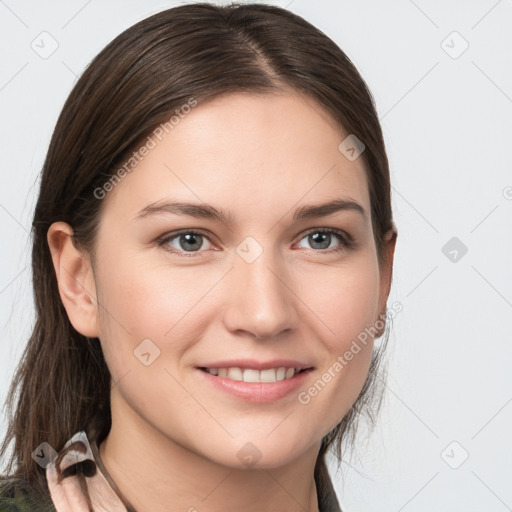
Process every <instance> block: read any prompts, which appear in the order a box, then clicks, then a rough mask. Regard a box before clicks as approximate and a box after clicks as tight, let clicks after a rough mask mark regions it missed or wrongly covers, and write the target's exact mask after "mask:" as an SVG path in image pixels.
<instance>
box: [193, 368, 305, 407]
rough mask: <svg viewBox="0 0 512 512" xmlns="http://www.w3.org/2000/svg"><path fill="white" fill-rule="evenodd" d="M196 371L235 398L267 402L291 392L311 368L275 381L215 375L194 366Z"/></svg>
mask: <svg viewBox="0 0 512 512" xmlns="http://www.w3.org/2000/svg"><path fill="white" fill-rule="evenodd" d="M196 371H197V372H199V373H200V374H201V375H202V377H203V378H204V379H206V381H207V382H209V383H211V384H212V385H213V386H215V387H217V388H218V389H220V390H222V391H224V392H226V393H229V394H230V395H232V396H234V397H236V398H239V399H242V400H246V401H248V402H256V403H269V402H275V401H276V400H279V399H281V398H284V397H285V396H287V395H289V394H290V393H293V391H295V390H296V389H297V388H298V387H300V386H301V384H303V382H304V380H305V379H306V377H307V376H308V375H309V372H311V368H309V369H307V370H304V371H302V372H300V373H298V374H297V375H294V376H293V377H292V378H291V379H285V380H278V381H276V382H245V381H239V380H232V379H228V378H226V377H216V376H215V375H211V374H210V373H208V372H205V371H203V370H200V369H199V368H196Z"/></svg>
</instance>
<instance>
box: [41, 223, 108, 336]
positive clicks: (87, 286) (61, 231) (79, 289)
mask: <svg viewBox="0 0 512 512" xmlns="http://www.w3.org/2000/svg"><path fill="white" fill-rule="evenodd" d="M47 239H48V245H49V247H50V252H51V255H52V261H53V267H54V269H55V275H56V277H57V283H58V288H59V294H60V298H61V300H62V303H63V304H64V308H65V309H66V312H67V314H68V318H69V321H70V322H71V325H72V326H73V327H74V328H75V329H76V330H77V331H78V332H79V333H80V334H83V335H84V336H87V337H89V338H97V337H98V336H99V331H98V307H97V306H98V302H97V300H96V284H95V281H94V274H93V272H92V266H91V262H90V258H89V256H88V254H87V253H86V252H84V251H82V250H80V249H78V248H77V247H75V244H74V241H73V229H72V228H71V226H69V224H66V223H65V222H54V223H53V224H52V225H51V226H50V228H49V230H48V233H47Z"/></svg>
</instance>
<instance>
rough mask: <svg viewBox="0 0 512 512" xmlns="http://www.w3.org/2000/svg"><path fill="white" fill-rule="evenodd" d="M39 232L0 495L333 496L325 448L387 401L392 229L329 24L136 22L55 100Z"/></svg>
mask: <svg viewBox="0 0 512 512" xmlns="http://www.w3.org/2000/svg"><path fill="white" fill-rule="evenodd" d="M33 236H34V241H33V253H32V264H33V281H34V293H35V303H36V314H37V319H36V324H35V327H34V331H33V334H32V336H31V338H30V340H29V343H28V346H27V349H26V351H25V353H24V356H23V359H22V361H21V364H20V366H19V368H18V370H17V372H16V374H15V377H14V380H13V382H12V385H11V389H10V393H9V396H8V404H9V405H10V407H11V409H10V411H11V416H12V420H11V422H10V424H9V427H8V431H7V435H6V438H5V440H4V444H3V446H2V450H1V452H0V453H2V454H3V453H5V452H6V449H7V447H8V444H9V443H10V441H14V449H13V454H12V459H11V461H10V465H9V468H8V472H9V475H8V476H6V477H4V479H3V482H2V489H3V490H2V496H3V497H2V500H3V501H2V503H3V505H2V507H3V508H2V507H0V510H38V511H40V510H57V511H58V512H61V511H70V510H72V511H82V510H83V511H88V510H94V511H96V510H98V511H99V510H102V511H103V510H105V511H107V510H108V511H111V510H112V511H113V510H115V511H117V510H119V511H135V510H138V511H143V510H152V511H160V510H166V511H169V510H189V511H194V510H198V511H208V510H209V511H214V510H235V509H241V508H243V509H245V510H286V511H295V510H297V511H298V510H308V511H322V512H325V511H335V510H340V508H339V504H338V500H337V498H336V495H335V493H334V490H333V486H332V483H331V481H330V478H329V475H328V473H327V469H326V464H325V455H326V454H327V452H328V451H329V449H331V448H335V449H336V453H337V455H338V457H339V458H341V446H342V442H343V443H350V442H351V441H352V440H353V436H354V433H355V426H356V422H357V419H358V417H359V415H360V414H361V413H363V412H369V413H370V414H371V413H372V407H374V405H375V404H373V402H372V400H371V398H372V395H374V393H375V375H376V371H377V369H378V364H379V360H380V359H379V354H380V351H379V350H376V349H375V350H374V340H375V339H376V338H378V337H381V336H383V335H385V334H387V329H386V326H387V325H388V322H387V320H388V317H389V314H386V312H387V310H386V301H387V298H388V294H389V289H390V285H391V276H392V263H393V254H394V247H395V241H396V229H395V227H394V224H393V220H392V212H391V201H390V183H389V169H388V163H387V158H386V152H385V148H384V142H383V139H382V133H381V128H380V125H379V122H378V118H377V115H376V112H375V108H374V105H373V100H372V97H371V94H370V93H369V91H368V89H367V87H366V85H365V83H364V81H363V80H362V78H361V77H360V75H359V74H358V72H357V70H356V69H355V68H354V66H353V65H352V63H351V62H350V61H349V59H348V58H347V57H346V56H345V54H344V53H343V52H342V51H341V50H340V49H339V48H338V47H337V46H336V45H335V44H334V43H333V42H332V41H331V40H330V39H329V38H328V37H326V36H325V35H324V34H322V33H321V32H320V31H318V30H317V29H316V28H314V27H313V26H312V25H310V24H309V23H308V22H306V21H305V20H303V19H302V18H300V17H298V16H296V15H294V14H292V13H291V12H288V11H286V10H284V9H281V8H278V7H272V6H266V5H261V4H260V5H230V6H224V7H219V6H213V5H209V4H190V5H185V6H180V7H176V8H173V9H169V10H166V11H163V12H160V13H158V14H156V15H153V16H151V17H149V18H147V19H146V20H143V21H141V22H140V23H137V24H136V25H134V26H133V27H131V28H129V29H128V30H126V31H125V32H123V33H122V34H121V35H120V36H118V37H117V38H116V39H115V40H114V41H112V42H111V43H110V44H109V45H108V46H107V47H106V48H105V49H104V50H103V51H102V52H101V53H100V54H99V55H98V56H97V57H96V58H95V59H94V60H93V61H92V63H91V64H90V65H89V66H88V68H87V69H86V71H85V72H84V74H83V75H82V77H81V78H80V80H79V81H78V82H77V84H76V85H75V87H74V89H73V91H72V92H71V94H70V96H69V98H68V100H67V102H66V104H65V105H64V108H63V110H62V113H61V116H60V118H59V120H58V122H57V125H56V128H55V131H54V134H53V137H52V140H51V143H50V147H49V150H48V154H47V158H46V161H45V164H44V168H43V173H42V179H41V188H40V194H39V198H38V202H37V205H36V209H35V214H34V220H33ZM194 246H195V247H194ZM382 348H384V344H381V349H382ZM17 393H19V396H18V397H17ZM373 412H374V411H373ZM15 464H16V469H15V470H14V471H13V467H14V465H15ZM9 507H11V508H9Z"/></svg>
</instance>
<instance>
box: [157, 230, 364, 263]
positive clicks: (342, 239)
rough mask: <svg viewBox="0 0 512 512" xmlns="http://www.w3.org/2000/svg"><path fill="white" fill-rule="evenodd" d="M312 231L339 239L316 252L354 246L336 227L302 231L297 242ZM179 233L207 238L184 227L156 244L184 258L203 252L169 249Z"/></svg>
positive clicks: (350, 239)
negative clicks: (334, 246)
mask: <svg viewBox="0 0 512 512" xmlns="http://www.w3.org/2000/svg"><path fill="white" fill-rule="evenodd" d="M314 233H321V234H328V235H335V236H336V237H338V240H339V241H340V245H339V246H338V247H336V248H331V249H310V250H311V251H314V252H318V253H324V254H325V253H327V254H332V253H335V252H340V251H343V250H350V249H353V248H354V247H355V241H354V239H353V238H352V237H351V236H350V235H349V234H348V233H345V232H344V231H341V230H338V229H333V228H325V229H311V230H309V231H307V232H306V233H304V235H303V236H302V238H300V240H299V242H300V241H301V240H303V239H304V238H305V237H307V236H308V235H311V234H314ZM181 235H200V236H202V237H204V238H207V239H208V240H209V238H208V236H207V235H206V234H204V233H202V232H201V231H196V230H194V229H186V230H185V229H184V230H181V231H176V232H175V233H171V234H170V235H164V237H163V238H160V239H158V240H157V244H158V246H159V247H162V248H163V249H164V250H166V251H168V252H170V253H172V254H177V255H179V256H183V257H185V258H190V257H196V256H195V255H196V254H197V253H201V252H204V251H188V252H187V251H178V250H175V249H171V248H170V247H169V246H168V245H167V244H168V243H169V242H170V241H171V240H174V239H175V238H178V237H179V236H181ZM210 243H211V241H210Z"/></svg>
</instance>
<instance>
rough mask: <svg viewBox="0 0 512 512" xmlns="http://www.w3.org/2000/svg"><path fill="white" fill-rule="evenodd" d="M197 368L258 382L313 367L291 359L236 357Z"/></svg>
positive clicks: (274, 380) (287, 377) (284, 378)
mask: <svg viewBox="0 0 512 512" xmlns="http://www.w3.org/2000/svg"><path fill="white" fill-rule="evenodd" d="M197 368H198V369H199V370H201V371H203V372H205V373H207V374H209V375H212V376H214V377H217V378H219V379H228V380H231V381H237V382H247V383H259V384H272V383H277V382H281V381H287V380H290V379H293V378H294V377H296V376H297V375H298V374H300V373H302V372H305V371H307V370H311V369H313V367H312V366H311V365H309V364H307V363H303V362H301V361H295V360H291V359H275V360H272V361H264V362H262V361H255V360H248V359H236V360H229V361H216V362H212V363H207V364H204V365H201V366H198V367H197Z"/></svg>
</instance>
